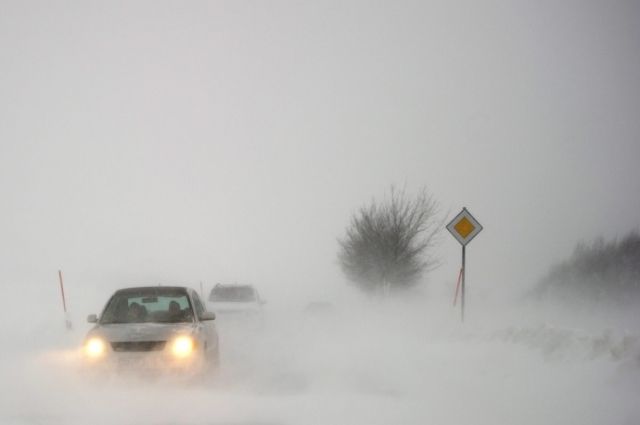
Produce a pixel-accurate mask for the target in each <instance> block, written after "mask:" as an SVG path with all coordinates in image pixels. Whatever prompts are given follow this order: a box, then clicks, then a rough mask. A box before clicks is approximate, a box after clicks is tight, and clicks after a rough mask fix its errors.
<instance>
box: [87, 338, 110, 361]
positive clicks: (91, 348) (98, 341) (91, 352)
mask: <svg viewBox="0 0 640 425" xmlns="http://www.w3.org/2000/svg"><path fill="white" fill-rule="evenodd" d="M106 348H107V344H105V342H104V340H103V339H102V338H97V337H93V338H90V339H89V340H88V341H87V342H86V343H85V344H84V352H85V354H86V355H87V356H89V357H92V358H97V357H100V356H102V355H104V352H105V351H106Z"/></svg>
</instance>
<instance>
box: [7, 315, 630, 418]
mask: <svg viewBox="0 0 640 425" xmlns="http://www.w3.org/2000/svg"><path fill="white" fill-rule="evenodd" d="M218 326H219V329H220V333H221V338H222V342H223V367H222V369H221V371H220V373H219V376H218V378H217V380H216V381H215V382H209V383H206V384H202V385H186V384H184V383H176V382H172V381H164V380H157V381H154V382H153V383H148V382H141V381H139V380H132V381H131V380H121V379H114V380H112V381H110V382H106V383H104V384H102V383H100V384H96V383H89V382H87V381H86V380H85V379H83V378H82V377H81V376H79V374H78V372H77V370H76V369H75V368H74V367H73V364H74V353H73V350H71V347H73V346H74V345H76V344H77V342H78V341H79V340H80V339H81V338H82V333H83V331H84V327H78V328H79V329H77V330H76V331H74V332H73V333H66V334H65V333H62V332H57V331H52V330H51V329H47V328H46V327H45V328H40V329H39V330H37V331H34V332H36V333H35V334H33V335H32V336H33V338H34V339H38V338H41V341H40V342H34V341H31V343H29V341H28V339H23V340H22V342H21V344H17V345H15V346H14V347H13V348H8V349H7V353H6V355H5V356H4V362H3V363H2V366H1V368H0V373H1V375H2V380H1V381H0V393H1V394H2V397H1V398H0V423H2V424H88V423H91V424H115V423H118V424H234V425H238V424H292V425H293V424H296V425H297V424H354V425H355V424H381V425H382V424H385V425H387V424H427V423H432V424H461V423H470V424H471V423H472V424H492V425H496V424H535V425H538V424H542V423H545V424H563V425H568V424H580V425H588V424H594V425H601V424H624V425H635V424H638V423H640V405H639V403H637V400H640V343H639V342H638V340H637V337H636V336H634V335H632V334H624V333H622V332H616V331H607V332H604V333H594V334H588V333H586V332H584V331H576V330H568V329H566V328H560V327H553V326H549V325H546V326H538V325H536V326H531V327H526V326H519V327H502V328H491V327H480V326H474V324H473V323H467V324H465V325H464V326H461V325H460V324H459V323H455V324H454V323H448V324H447V323H446V322H445V321H442V320H440V321H438V317H434V316H433V315H430V314H427V313H416V312H415V311H414V312H413V313H412V312H410V311H407V310H399V309H396V308H392V307H389V308H382V309H380V308H377V309H376V312H375V313H374V312H373V311H372V310H371V309H362V310H358V311H350V312H349V313H345V312H339V311H332V312H323V313H319V314H315V313H314V314H309V313H306V314H305V313H304V312H290V311H289V312H286V311H281V312H271V314H269V315H267V316H266V317H265V318H264V323H258V324H257V325H256V323H248V324H247V323H237V322H234V321H229V320H227V319H226V318H224V317H219V318H218ZM80 328H81V329H80Z"/></svg>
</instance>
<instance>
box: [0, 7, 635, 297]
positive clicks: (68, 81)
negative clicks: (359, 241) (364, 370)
mask: <svg viewBox="0 0 640 425" xmlns="http://www.w3.org/2000/svg"><path fill="white" fill-rule="evenodd" d="M448 3H449V2H443V3H427V2H398V1H389V2H364V1H362V2H355V1H347V2H345V1H335V2H313V3H312V2H293V1H292V2H237V1H230V2H129V1H126V2H93V3H89V2H65V3H57V2H56V3H52V2H38V3H36V2H7V1H1V2H0V9H2V12H1V13H0V52H2V55H1V56H0V200H1V202H2V208H0V259H1V260H0V261H1V263H2V265H1V269H2V271H1V273H2V274H3V276H2V279H1V281H2V282H32V283H37V284H42V285H50V284H51V281H52V280H53V281H55V278H56V275H55V270H57V269H58V268H63V269H64V270H65V272H66V273H67V275H68V276H69V278H70V279H71V280H72V281H73V282H75V284H76V285H80V282H86V283H87V284H91V283H92V282H93V283H104V282H116V283H115V285H116V286H118V285H119V284H122V283H124V282H149V281H152V282H155V281H184V280H186V281H188V282H197V281H198V280H204V281H206V282H208V283H213V282H215V281H216V280H238V281H242V280H247V281H252V282H253V283H256V284H258V285H263V286H265V287H266V288H268V289H267V291H269V290H271V291H272V292H278V291H279V292H280V293H284V292H289V291H298V290H300V291H302V290H304V291H307V292H308V291H312V292H314V291H315V293H317V294H319V296H322V295H323V294H324V292H323V291H324V290H325V289H323V288H325V286H328V287H330V288H333V287H340V286H342V285H343V282H342V276H341V274H340V272H339V270H338V267H337V265H336V262H335V254H336V249H337V244H336V238H337V237H339V236H341V235H342V233H343V231H344V227H345V225H346V224H347V223H348V221H349V216H350V214H351V213H352V212H354V211H355V210H356V209H357V208H358V207H359V206H360V205H361V204H362V203H364V202H367V201H369V200H370V199H371V198H372V197H374V196H375V197H380V196H382V195H383V194H384V192H385V191H386V190H387V189H388V187H389V185H390V184H392V183H395V184H397V185H400V186H402V185H406V186H407V188H408V189H410V190H412V189H416V188H418V187H419V186H421V185H423V184H424V185H427V186H428V187H429V188H430V189H431V190H432V191H433V193H434V195H435V196H436V197H437V198H438V199H439V200H440V201H441V202H442V205H443V210H445V211H446V210H451V214H452V215H453V214H454V213H457V212H458V210H459V209H460V208H461V207H462V206H467V207H468V208H469V210H470V211H471V212H472V213H473V214H474V215H475V216H476V218H478V219H479V220H480V222H481V223H482V224H483V225H484V227H485V230H484V232H483V233H482V234H480V235H479V236H478V237H477V238H476V239H475V240H474V241H473V243H472V244H471V245H470V248H469V261H470V264H469V267H470V279H472V281H473V285H474V287H475V288H476V290H479V289H482V290H486V291H489V292H490V293H500V292H502V291H503V289H504V288H507V287H512V288H513V287H516V288H520V287H524V286H526V285H527V284H530V283H531V282H533V281H535V280H536V279H537V278H538V277H539V276H540V274H542V273H544V272H545V270H546V269H547V267H548V266H549V263H550V262H553V261H555V260H557V259H559V258H561V257H563V256H565V255H567V254H568V253H570V252H571V250H572V247H573V245H574V244H575V243H576V242H577V241H578V240H581V239H584V240H590V239H593V238H595V237H597V236H600V235H602V236H605V237H608V238H611V237H615V236H616V235H623V234H624V233H626V232H627V231H629V230H632V229H634V228H638V226H640V214H639V212H640V171H639V170H640V168H639V167H638V165H637V162H638V160H640V140H639V138H638V136H639V135H640V112H639V111H640V82H639V78H640V26H639V25H638V22H639V18H640V3H639V2H631V1H629V2H613V1H607V2H604V1H601V2H587V1H575V2H574V1H561V2H557V1H543V2H539V1H531V2H506V1H505V2H464V3H458V4H456V5H450V4H448ZM441 255H442V258H443V260H444V261H445V263H444V265H443V267H442V268H440V269H439V270H438V271H437V272H436V273H435V274H434V275H433V276H432V278H431V283H432V284H433V285H442V284H443V283H444V282H445V281H449V280H454V278H455V276H456V272H457V268H458V267H459V264H458V262H459V258H458V256H459V248H458V245H457V243H456V242H455V241H454V240H453V239H452V238H450V237H449V236H448V235H446V234H445V235H443V243H442V246H441Z"/></svg>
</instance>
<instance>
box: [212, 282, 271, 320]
mask: <svg viewBox="0 0 640 425" xmlns="http://www.w3.org/2000/svg"><path fill="white" fill-rule="evenodd" d="M264 303H265V302H264V301H263V300H262V299H261V298H260V294H259V293H258V290H257V289H256V288H254V287H253V286H252V285H239V284H230V285H224V284H221V283H218V284H216V286H214V287H213V289H212V290H211V292H210V293H209V305H210V306H211V308H212V309H213V311H215V312H218V313H221V314H227V313H247V314H251V313H256V312H259V311H261V310H262V306H263V304H264Z"/></svg>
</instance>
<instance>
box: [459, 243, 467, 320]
mask: <svg viewBox="0 0 640 425" xmlns="http://www.w3.org/2000/svg"><path fill="white" fill-rule="evenodd" d="M465 248H466V246H465V245H462V294H461V295H462V297H461V299H460V301H461V303H460V305H461V307H462V309H461V312H462V321H463V322H464V277H465V276H464V275H465V274H467V268H466V266H465V264H464V263H465Z"/></svg>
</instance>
